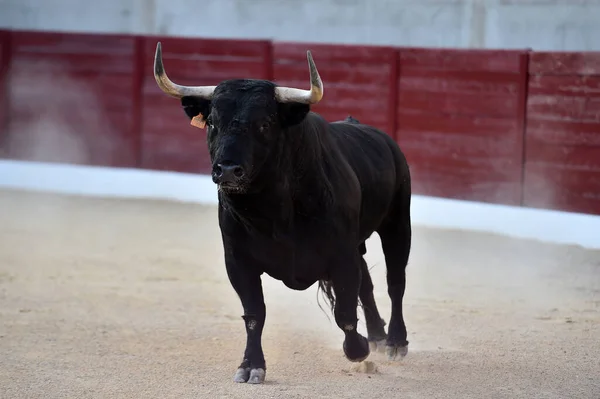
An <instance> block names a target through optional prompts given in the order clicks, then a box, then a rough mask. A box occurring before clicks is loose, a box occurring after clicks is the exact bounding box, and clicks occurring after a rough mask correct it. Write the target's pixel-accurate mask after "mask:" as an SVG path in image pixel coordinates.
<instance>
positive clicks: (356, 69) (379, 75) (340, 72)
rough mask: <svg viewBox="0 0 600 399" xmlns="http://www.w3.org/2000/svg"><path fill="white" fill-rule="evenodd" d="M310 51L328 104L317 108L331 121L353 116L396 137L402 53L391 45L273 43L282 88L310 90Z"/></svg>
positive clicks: (276, 75)
mask: <svg viewBox="0 0 600 399" xmlns="http://www.w3.org/2000/svg"><path fill="white" fill-rule="evenodd" d="M306 50H310V51H311V53H312V56H313V59H314V60H315V64H316V65H317V69H318V70H319V74H320V75H321V79H322V80H323V90H324V96H323V100H322V101H321V102H320V103H319V104H317V105H315V106H314V107H312V109H313V110H314V111H315V112H318V113H319V114H321V115H322V116H323V117H324V118H325V119H326V120H328V121H331V122H332V121H335V120H341V119H344V118H346V117H347V116H348V115H352V116H353V117H354V118H356V119H358V120H359V121H360V122H362V123H367V124H370V125H373V126H376V127H378V128H380V129H382V130H384V131H385V132H386V133H388V134H389V135H393V134H394V126H395V125H394V123H395V118H394V109H395V98H396V91H395V90H394V85H393V84H391V83H392V82H394V81H395V77H396V57H395V55H396V51H395V50H394V49H393V48H391V47H371V46H369V47H367V46H349V45H325V44H315V43H284V42H275V43H274V44H273V61H274V66H273V74H274V81H275V82H276V83H277V84H279V85H280V86H294V87H298V88H304V89H308V88H310V81H309V72H308V62H307V59H306Z"/></svg>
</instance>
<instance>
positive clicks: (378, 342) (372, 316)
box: [358, 256, 387, 351]
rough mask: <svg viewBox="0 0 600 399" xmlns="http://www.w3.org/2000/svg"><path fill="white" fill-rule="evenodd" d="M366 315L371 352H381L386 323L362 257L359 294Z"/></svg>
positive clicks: (384, 342)
mask: <svg viewBox="0 0 600 399" xmlns="http://www.w3.org/2000/svg"><path fill="white" fill-rule="evenodd" d="M358 296H359V298H360V302H361V305H362V308H363V311H364V313H365V322H366V324H367V339H368V340H369V346H370V347H371V351H380V350H383V349H384V348H385V344H386V338H387V334H386V333H385V328H384V327H385V321H383V319H382V318H381V316H380V315H379V310H378V309H377V304H376V303H375V297H374V296H373V281H372V280H371V275H370V274H369V268H368V267H367V263H366V262H365V260H364V259H363V258H362V256H361V284H360V291H359V294H358Z"/></svg>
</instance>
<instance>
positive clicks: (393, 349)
mask: <svg viewBox="0 0 600 399" xmlns="http://www.w3.org/2000/svg"><path fill="white" fill-rule="evenodd" d="M385 352H386V354H387V358H388V360H402V359H403V358H404V356H406V355H407V354H408V344H407V345H402V346H401V345H387V346H386V347H385Z"/></svg>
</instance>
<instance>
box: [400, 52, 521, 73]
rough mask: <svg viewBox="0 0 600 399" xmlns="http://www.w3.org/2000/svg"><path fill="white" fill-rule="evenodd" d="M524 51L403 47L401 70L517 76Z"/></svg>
mask: <svg viewBox="0 0 600 399" xmlns="http://www.w3.org/2000/svg"><path fill="white" fill-rule="evenodd" d="M523 52H524V51H523V50H487V49H468V50H467V49H430V48H403V49H401V51H400V64H401V65H402V68H409V67H410V68H419V69H432V70H454V71H489V72H510V73H514V74H519V73H520V65H521V59H520V54H523Z"/></svg>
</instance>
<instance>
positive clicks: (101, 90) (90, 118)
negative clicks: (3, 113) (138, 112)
mask: <svg viewBox="0 0 600 399" xmlns="http://www.w3.org/2000/svg"><path fill="white" fill-rule="evenodd" d="M134 47H135V40H134V38H133V37H131V36H117V35H94V34H72V33H56V32H19V31H14V32H12V34H11V49H12V53H11V55H12V57H11V64H10V70H9V84H8V91H9V112H10V121H9V124H8V137H6V138H5V140H4V142H3V144H4V146H5V149H4V151H5V154H6V156H7V157H9V158H15V159H26V160H35V161H48V162H66V163H74V164H90V165H103V166H134V165H135V164H136V157H135V154H136V139H135V135H136V134H137V132H136V131H134V129H133V127H134V126H133V123H132V119H133V118H132V115H133V110H134V104H132V101H131V98H132V91H133V86H132V82H133V79H132V76H133V75H134V65H135V63H134V62H133V59H134V54H135V49H134Z"/></svg>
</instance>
